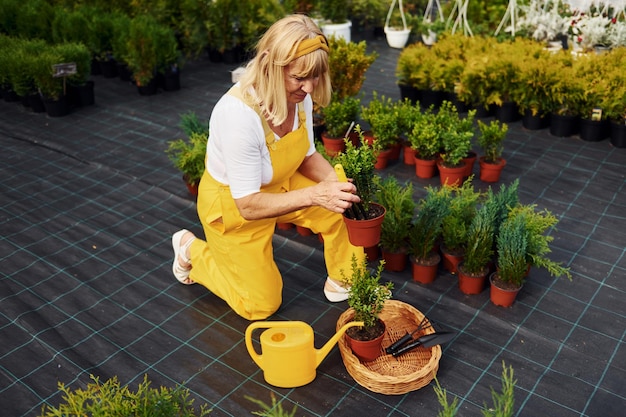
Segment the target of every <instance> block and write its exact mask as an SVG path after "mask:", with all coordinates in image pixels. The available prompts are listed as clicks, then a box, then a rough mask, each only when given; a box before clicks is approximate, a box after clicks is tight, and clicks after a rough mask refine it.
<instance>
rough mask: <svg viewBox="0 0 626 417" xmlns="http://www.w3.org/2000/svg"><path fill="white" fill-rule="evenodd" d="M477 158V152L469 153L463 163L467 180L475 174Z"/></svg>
mask: <svg viewBox="0 0 626 417" xmlns="http://www.w3.org/2000/svg"><path fill="white" fill-rule="evenodd" d="M477 157H478V156H477V155H476V152H474V151H469V152H468V153H467V156H466V157H465V158H463V162H464V163H465V178H467V177H469V176H470V175H472V174H473V173H474V164H475V163H476V158H477Z"/></svg>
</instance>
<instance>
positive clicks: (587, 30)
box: [570, 12, 616, 51]
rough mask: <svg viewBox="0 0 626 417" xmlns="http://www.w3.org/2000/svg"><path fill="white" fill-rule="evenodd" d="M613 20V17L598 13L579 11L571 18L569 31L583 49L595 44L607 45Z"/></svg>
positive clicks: (588, 48) (589, 48)
mask: <svg viewBox="0 0 626 417" xmlns="http://www.w3.org/2000/svg"><path fill="white" fill-rule="evenodd" d="M615 22H616V20H615V18H610V17H608V16H606V15H603V14H600V13H596V12H591V13H579V14H578V15H576V16H574V18H573V19H572V23H571V27H570V33H571V34H572V35H573V37H574V42H576V44H578V45H579V46H580V47H581V48H582V49H583V50H585V51H587V50H591V49H593V48H594V47H595V46H609V32H610V27H611V25H612V24H614V23H615Z"/></svg>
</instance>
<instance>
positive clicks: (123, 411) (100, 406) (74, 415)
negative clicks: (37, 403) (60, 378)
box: [40, 375, 211, 417]
mask: <svg viewBox="0 0 626 417" xmlns="http://www.w3.org/2000/svg"><path fill="white" fill-rule="evenodd" d="M91 380H92V381H93V382H92V383H89V384H88V385H87V388H85V389H81V388H77V389H75V390H73V391H72V390H70V388H69V387H67V386H65V384H63V383H61V382H59V390H60V391H61V392H62V393H63V394H64V395H63V401H64V402H63V403H61V404H60V405H59V406H58V407H53V406H51V405H48V404H45V405H44V406H43V408H42V410H41V414H40V417H83V416H111V417H113V416H151V417H195V416H198V417H202V416H206V415H208V414H209V413H210V412H211V410H209V409H207V406H206V404H203V405H202V406H201V407H200V409H199V414H196V410H194V408H193V402H194V400H193V399H192V398H190V397H189V390H187V389H185V388H183V387H182V386H178V387H176V388H174V389H172V388H167V387H163V386H162V387H160V388H158V389H157V388H151V387H150V381H148V376H147V375H146V376H144V379H143V382H141V383H140V384H139V386H138V387H137V391H136V392H133V391H131V390H130V389H129V388H128V386H120V382H119V381H118V379H117V377H113V378H111V379H109V380H107V381H106V382H104V383H101V382H100V379H99V378H98V377H95V376H93V375H91Z"/></svg>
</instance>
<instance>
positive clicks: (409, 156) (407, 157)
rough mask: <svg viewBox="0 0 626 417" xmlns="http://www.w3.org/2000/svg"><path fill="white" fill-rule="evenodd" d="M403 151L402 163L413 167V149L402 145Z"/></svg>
mask: <svg viewBox="0 0 626 417" xmlns="http://www.w3.org/2000/svg"><path fill="white" fill-rule="evenodd" d="M403 151H404V153H403V157H404V163H405V164H406V165H415V149H413V148H411V146H410V145H404V147H403Z"/></svg>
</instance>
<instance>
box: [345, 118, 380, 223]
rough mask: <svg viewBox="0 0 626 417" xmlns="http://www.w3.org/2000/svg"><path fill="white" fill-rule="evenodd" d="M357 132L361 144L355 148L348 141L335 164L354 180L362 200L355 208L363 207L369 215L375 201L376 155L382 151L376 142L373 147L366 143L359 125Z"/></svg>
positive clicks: (356, 128)
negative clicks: (371, 204)
mask: <svg viewBox="0 0 626 417" xmlns="http://www.w3.org/2000/svg"><path fill="white" fill-rule="evenodd" d="M355 131H356V132H357V133H358V134H359V137H360V140H361V144H360V146H354V144H353V143H352V141H350V140H346V150H345V151H344V152H341V153H339V154H338V155H337V156H336V158H335V162H336V163H339V164H341V165H342V166H343V169H344V171H345V172H346V176H347V177H348V178H352V181H353V183H354V185H355V186H356V191H357V194H358V195H359V197H360V198H361V203H359V204H355V206H359V205H361V206H362V210H363V211H364V213H367V211H368V209H369V205H370V203H371V202H372V201H373V199H374V194H375V192H376V185H375V183H374V177H375V176H376V175H375V168H374V165H375V164H376V155H377V153H378V152H379V151H380V149H379V148H378V147H377V145H376V142H374V144H373V145H372V146H370V145H368V144H367V143H365V140H364V139H363V132H362V130H361V127H360V126H359V125H357V126H356V127H355Z"/></svg>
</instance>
